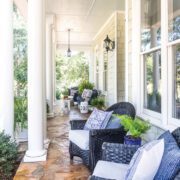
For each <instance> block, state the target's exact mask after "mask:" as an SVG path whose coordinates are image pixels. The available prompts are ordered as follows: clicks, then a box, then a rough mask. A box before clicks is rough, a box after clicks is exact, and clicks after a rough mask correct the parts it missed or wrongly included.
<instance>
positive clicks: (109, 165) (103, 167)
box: [93, 161, 129, 180]
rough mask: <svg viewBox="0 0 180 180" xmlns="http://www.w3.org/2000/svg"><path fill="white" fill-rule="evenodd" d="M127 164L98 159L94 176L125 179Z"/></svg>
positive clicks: (117, 179)
mask: <svg viewBox="0 0 180 180" xmlns="http://www.w3.org/2000/svg"><path fill="white" fill-rule="evenodd" d="M128 167H129V166H128V165H127V164H119V163H114V162H108V161H98V162H97V164H96V167H95V169H94V172H93V176H97V177H100V178H106V179H116V180H125V177H126V174H127V170H128Z"/></svg>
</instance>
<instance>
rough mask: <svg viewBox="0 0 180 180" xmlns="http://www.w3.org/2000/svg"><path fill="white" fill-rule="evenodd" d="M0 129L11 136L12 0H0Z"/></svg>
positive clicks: (12, 105) (12, 104) (12, 107)
mask: <svg viewBox="0 0 180 180" xmlns="http://www.w3.org/2000/svg"><path fill="white" fill-rule="evenodd" d="M0 67H1V70H0V130H5V133H6V134H9V135H10V136H12V137H13V128H14V127H13V126H14V94H13V73H14V72H13V0H5V1H3V0H0Z"/></svg>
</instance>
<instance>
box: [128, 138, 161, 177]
mask: <svg viewBox="0 0 180 180" xmlns="http://www.w3.org/2000/svg"><path fill="white" fill-rule="evenodd" d="M163 153H164V140H163V139H162V140H154V141H151V142H149V143H147V144H145V145H144V146H142V147H140V148H139V149H138V150H137V151H136V153H135V154H134V156H133V158H132V160H131V162H130V164H129V169H128V171H127V174H126V180H153V179H154V177H155V175H156V173H157V171H158V168H159V165H160V163H161V159H162V156H163Z"/></svg>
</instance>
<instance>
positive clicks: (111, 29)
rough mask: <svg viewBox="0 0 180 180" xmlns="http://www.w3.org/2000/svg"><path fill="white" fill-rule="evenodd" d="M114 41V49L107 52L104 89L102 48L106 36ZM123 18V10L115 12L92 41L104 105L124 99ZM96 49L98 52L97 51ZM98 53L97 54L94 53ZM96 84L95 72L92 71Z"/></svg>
mask: <svg viewBox="0 0 180 180" xmlns="http://www.w3.org/2000/svg"><path fill="white" fill-rule="evenodd" d="M107 35H108V36H109V38H110V39H111V40H113V41H115V49H114V50H113V51H112V52H111V51H109V52H108V81H107V82H108V83H107V84H108V85H107V91H106V92H105V91H104V59H103V58H104V57H103V54H104V48H103V42H104V39H105V38H106V36H107ZM124 42H125V20H124V12H115V13H114V14H113V15H112V16H111V18H110V19H109V20H108V21H107V22H106V23H105V25H104V26H103V28H102V29H101V30H100V32H99V33H98V34H97V35H96V37H95V39H94V43H93V49H94V54H95V56H94V60H93V61H94V63H93V64H94V67H93V68H94V72H96V57H97V56H98V58H99V80H98V81H99V87H98V88H99V90H101V91H102V92H103V94H104V95H105V97H106V105H107V106H110V105H112V104H114V103H116V102H119V101H124V99H125V43H124ZM97 49H98V53H97ZM96 54H98V55H96ZM94 83H95V84H96V73H94Z"/></svg>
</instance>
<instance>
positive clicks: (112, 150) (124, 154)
mask: <svg viewBox="0 0 180 180" xmlns="http://www.w3.org/2000/svg"><path fill="white" fill-rule="evenodd" d="M138 148H139V146H136V145H125V144H118V143H106V142H105V143H103V145H102V150H103V155H102V159H103V160H105V161H112V162H116V163H123V164H129V162H130V161H131V158H132V157H133V155H134V153H135V152H136V151H137V149H138Z"/></svg>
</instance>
